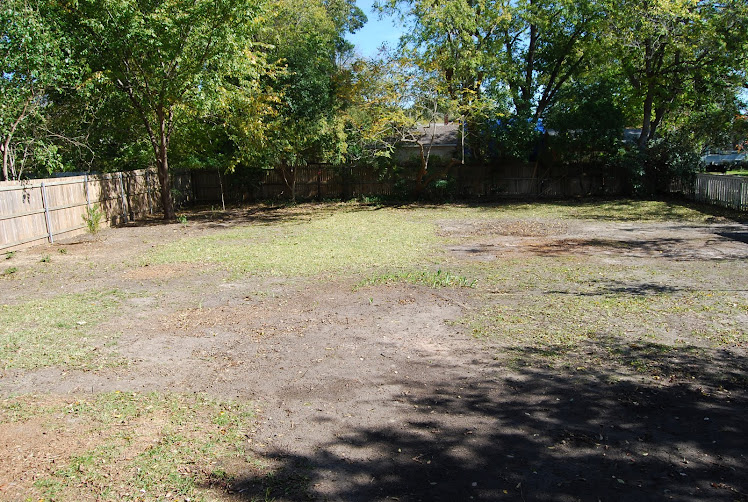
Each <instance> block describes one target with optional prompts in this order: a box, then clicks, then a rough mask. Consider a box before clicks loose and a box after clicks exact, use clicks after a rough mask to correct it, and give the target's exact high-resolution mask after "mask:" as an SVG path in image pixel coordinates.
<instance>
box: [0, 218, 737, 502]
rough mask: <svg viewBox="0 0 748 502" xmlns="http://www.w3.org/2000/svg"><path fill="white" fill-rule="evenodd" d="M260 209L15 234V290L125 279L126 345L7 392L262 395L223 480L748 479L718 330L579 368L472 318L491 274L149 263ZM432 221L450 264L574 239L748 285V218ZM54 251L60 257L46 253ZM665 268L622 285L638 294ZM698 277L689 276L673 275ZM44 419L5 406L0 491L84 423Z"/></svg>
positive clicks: (248, 490) (520, 491)
mask: <svg viewBox="0 0 748 502" xmlns="http://www.w3.org/2000/svg"><path fill="white" fill-rule="evenodd" d="M271 217H272V213H267V214H262V215H258V216H256V218H271ZM253 218H255V216H252V215H249V216H247V213H246V212H237V213H236V214H228V215H224V217H223V218H219V219H216V218H211V217H205V219H204V220H201V219H200V217H199V215H196V216H194V217H191V218H190V221H191V223H190V225H188V226H183V225H179V224H161V223H159V222H152V223H151V224H140V225H132V226H128V227H124V228H118V229H109V230H106V231H104V232H103V233H102V234H101V235H100V236H98V237H96V238H91V237H83V238H77V239H73V240H69V241H66V242H62V243H60V244H56V245H50V246H43V247H41V248H33V249H30V250H25V251H21V252H19V253H18V254H17V255H16V256H14V258H13V261H14V264H17V266H18V267H19V269H22V272H23V270H25V269H24V267H27V268H29V269H31V268H32V265H33V268H34V270H37V271H36V272H31V271H26V272H24V274H25V275H23V276H22V277H21V278H19V279H14V280H13V281H10V280H6V281H0V286H1V287H2V293H1V294H0V303H6V304H7V303H11V304H12V303H16V302H19V301H21V300H22V299H27V298H34V297H37V298H39V297H41V298H43V297H45V296H50V295H53V294H56V293H58V292H60V291H64V292H73V293H74V292H79V291H85V290H87V289H89V288H90V287H91V285H92V284H95V285H96V287H97V288H99V289H103V288H110V287H111V288H118V289H119V290H122V291H126V292H129V293H132V295H131V296H128V297H127V298H126V300H124V301H123V304H122V305H121V307H120V312H119V313H118V315H117V316H115V317H114V318H112V319H110V320H108V321H106V322H105V323H104V324H103V325H102V326H101V327H100V329H102V330H105V331H108V332H111V333H113V334H114V333H116V334H117V336H118V339H117V352H118V354H119V356H121V357H122V358H123V359H125V360H126V361H128V362H127V363H126V364H123V365H120V366H114V367H105V368H100V369H87V370H85V371H83V370H71V369H68V368H59V367H52V368H42V369H36V370H21V369H5V370H4V371H2V372H1V373H0V395H3V396H6V397H7V396H11V395H24V394H35V395H36V394H45V395H46V394H49V395H50V396H53V398H54V396H61V397H60V398H64V397H65V396H68V395H74V396H80V395H86V394H89V393H100V392H105V391H115V390H120V391H151V390H156V391H161V392H180V393H192V392H204V393H208V394H210V395H214V396H218V397H223V398H230V399H236V400H241V401H252V402H254V403H255V406H256V408H257V409H258V419H257V427H256V430H255V431H254V434H252V436H251V437H250V438H249V442H250V447H251V451H252V453H253V455H254V457H256V459H258V462H257V464H256V465H255V466H251V467H250V466H248V465H247V464H246V463H242V462H232V461H230V460H225V461H224V463H225V465H224V468H225V470H226V471H227V472H228V473H229V474H230V475H231V476H232V478H231V479H232V481H231V482H230V483H228V484H227V485H225V486H219V487H217V488H216V489H215V492H214V495H215V498H216V499H225V500H278V501H283V500H289V501H290V500H330V501H354V500H399V501H419V500H423V501H427V500H444V501H448V500H521V501H530V500H554V501H565V500H569V501H571V500H595V501H596V500H630V501H641V500H681V501H683V500H725V501H732V500H748V474H746V472H748V430H746V425H745V424H746V416H748V359H746V348H747V347H746V345H745V344H744V343H743V344H737V345H731V346H729V347H711V346H705V347H703V350H704V351H705V352H704V353H706V354H707V356H708V357H706V358H702V357H701V356H698V357H697V356H696V355H694V353H693V352H692V351H688V350H682V351H681V350H674V351H672V352H670V353H668V355H667V361H666V362H667V365H668V366H667V371H665V372H663V373H660V374H658V375H657V378H653V377H652V375H651V374H638V373H636V372H622V371H621V369H620V368H619V367H618V366H617V365H616V364H614V363H613V362H611V361H607V359H606V356H605V354H609V353H611V352H610V350H613V349H615V350H618V352H616V353H625V355H626V357H631V358H632V359H633V358H636V359H638V360H645V361H647V360H649V359H653V358H657V357H660V356H658V354H656V353H652V352H649V351H646V350H644V348H643V347H638V346H636V345H635V344H630V343H628V342H625V341H620V340H614V339H609V340H602V341H601V343H603V344H605V345H606V346H607V348H608V349H609V350H608V351H607V352H605V351H603V352H601V355H600V357H599V358H597V359H595V360H596V361H597V365H595V366H592V367H586V368H585V370H584V371H574V370H573V369H572V370H569V369H568V368H564V367H558V366H553V365H548V364H545V360H544V359H543V358H542V355H538V354H536V353H534V352H533V349H532V347H523V348H521V349H515V350H514V352H513V353H512V358H513V359H511V361H513V362H511V363H510V358H508V357H507V348H506V346H507V344H506V343H502V342H500V341H496V340H491V339H479V338H476V337H474V336H473V335H472V334H471V332H470V330H469V328H468V327H467V326H466V325H465V324H464V323H462V322H460V321H461V320H462V319H464V318H466V317H468V316H470V315H471V314H472V313H474V312H476V311H478V310H480V309H481V308H483V307H484V306H485V305H486V304H488V303H490V302H491V301H493V300H492V296H491V295H492V294H493V295H495V294H496V292H495V291H493V292H492V291H484V290H481V288H475V289H470V288H463V289H449V288H441V289H431V288H427V287H425V286H417V285H410V284H388V285H379V286H369V287H364V288H354V285H355V282H356V281H355V280H354V279H340V280H337V281H325V282H321V281H314V280H309V279H278V278H255V277H239V278H236V277H233V276H231V274H229V273H228V272H225V271H221V270H220V269H218V268H209V269H205V268H204V267H200V266H195V265H155V266H148V267H144V266H140V265H139V262H138V257H140V256H141V255H142V254H143V253H145V252H147V251H148V250H149V249H151V248H152V247H153V246H156V245H158V244H161V243H163V242H166V241H169V240H174V239H177V238H181V237H183V236H186V235H203V234H207V233H211V232H218V231H221V230H222V229H223V228H226V227H227V226H231V225H236V224H240V223H251V222H252V221H254V220H253ZM439 229H440V230H439V231H440V233H441V234H442V235H443V236H445V237H448V238H449V241H448V243H447V244H446V245H445V247H446V249H447V251H448V253H447V254H448V256H449V259H450V260H452V261H451V263H452V264H453V265H454V266H460V264H463V265H465V266H470V265H471V264H473V263H482V264H483V265H484V266H488V267H490V266H492V264H497V263H500V262H501V261H503V260H516V259H521V258H523V257H528V256H534V257H547V256H552V257H559V256H573V257H577V258H579V259H580V260H582V261H585V262H586V263H587V264H592V265H594V264H595V263H600V264H603V263H609V262H611V261H612V262H615V263H627V264H631V263H637V264H641V266H642V267H654V268H656V267H658V266H660V265H662V266H675V265H677V263H679V262H680V261H689V262H694V261H699V262H701V263H703V270H704V274H708V273H710V272H709V270H710V267H711V265H712V264H714V263H724V262H731V263H737V264H739V265H741V266H743V268H742V269H741V268H740V266H738V267H736V270H738V271H740V270H742V275H741V274H740V273H738V275H733V276H732V277H724V282H723V284H724V288H725V289H729V290H731V291H733V293H732V294H734V295H735V297H736V298H739V299H740V300H741V301H743V302H744V301H745V300H746V298H747V297H748V292H746V290H747V289H748V286H746V282H745V281H746V279H747V278H748V273H746V271H745V268H746V267H745V266H744V265H746V264H747V263H748V261H746V260H747V259H748V243H747V242H746V241H747V240H748V238H747V236H748V226H746V225H744V224H740V223H736V222H733V221H729V220H716V221H715V222H713V223H704V224H688V223H681V222H665V223H648V224H646V225H645V224H639V223H637V222H617V223H616V222H606V221H592V220H573V221H566V220H565V221H561V220H552V219H546V220H541V219H534V220H521V219H518V220H516V221H514V220H507V221H503V222H493V221H490V222H486V221H477V220H476V221H471V220H463V221H455V220H451V221H443V222H440V223H439ZM60 248H64V249H66V252H65V254H60V253H58V252H57V251H58V250H59V249H60ZM44 255H51V256H52V258H53V259H52V261H51V263H48V264H43V266H45V267H47V268H46V269H42V270H41V271H39V269H40V267H39V260H40V259H41V257H43V256H44ZM710 280H712V281H717V282H719V280H720V279H719V278H717V279H715V278H714V277H711V279H710ZM652 284H653V283H652ZM652 284H650V283H644V284H643V283H642V282H641V281H638V282H637V281H634V280H632V281H631V282H630V283H624V284H621V285H620V287H621V288H623V289H622V290H625V288H631V291H632V292H633V293H632V294H638V293H642V292H646V289H647V288H652V287H654V286H653V285H652ZM697 285H698V279H694V278H693V277H691V276H689V277H683V278H682V281H681V283H679V284H670V285H669V287H671V288H689V287H696V286H697ZM637 288H638V289H637ZM742 330H743V333H744V330H745V326H743V327H742ZM599 347H600V346H599V345H596V344H595V342H594V341H591V342H590V343H589V344H588V345H584V346H582V347H579V348H578V349H576V352H575V354H581V355H583V356H584V355H586V354H593V353H594V354H597V351H600V350H601V349H600V348H599ZM611 347H612V349H611ZM702 354H703V353H702ZM662 357H665V356H662ZM517 361H519V363H517ZM704 361H708V364H707V363H705V362H704ZM35 423H36V422H34V420H31V421H29V422H24V423H23V424H21V425H19V424H4V425H2V426H0V451H2V452H3V454H2V455H0V483H1V485H0V498H4V499H6V500H23V499H24V496H25V494H26V493H27V492H26V490H29V489H30V487H31V483H32V482H33V480H34V479H35V478H36V477H38V476H41V475H43V474H45V473H48V472H50V469H52V467H50V465H51V463H53V461H54V460H55V459H57V461H58V462H59V459H62V458H64V457H65V456H69V455H71V454H72V453H74V452H76V451H81V450H83V449H85V448H86V446H87V442H90V438H85V437H80V435H79V434H76V431H75V427H74V426H71V427H72V428H68V429H66V431H67V432H65V433H64V434H58V435H52V437H50V435H49V434H47V433H46V431H44V430H43V428H42V427H41V426H39V425H38V424H37V425H35Z"/></svg>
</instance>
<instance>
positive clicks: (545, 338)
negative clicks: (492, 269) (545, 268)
mask: <svg viewBox="0 0 748 502" xmlns="http://www.w3.org/2000/svg"><path fill="white" fill-rule="evenodd" d="M747 314H748V301H746V300H745V299H739V298H736V297H734V296H732V295H730V294H729V293H727V292H679V293H677V294H674V293H654V294H627V293H614V294H575V293H547V294H523V295H521V296H517V297H514V296H508V297H506V298H505V299H504V300H503V301H501V302H498V303H497V304H495V305H493V306H491V307H487V308H486V309H485V310H484V311H483V312H482V313H480V314H478V315H476V316H475V317H474V318H472V319H471V320H470V322H469V323H468V324H469V326H470V328H471V329H472V332H473V334H474V335H475V336H478V337H485V338H490V339H492V340H495V341H499V342H501V343H503V344H506V345H509V346H511V345H532V346H536V347H542V346H554V347H568V348H573V347H575V346H577V345H578V344H580V343H582V342H585V341H587V340H589V339H594V338H595V337H598V336H613V337H617V338H619V339H621V340H648V341H651V342H658V343H668V344H677V343H678V342H679V341H680V342H686V341H688V342H689V343H691V342H694V339H693V336H694V335H697V336H698V338H701V339H702V340H704V341H706V343H707V344H709V345H717V346H723V345H745V344H748V327H747V326H746V324H745V322H744V320H745V319H746V318H748V315H747Z"/></svg>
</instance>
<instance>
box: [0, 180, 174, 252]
mask: <svg viewBox="0 0 748 502" xmlns="http://www.w3.org/2000/svg"><path fill="white" fill-rule="evenodd" d="M156 183H157V179H156V176H155V173H154V172H152V171H143V170H141V171H132V172H127V173H111V174H102V175H94V176H90V175H89V176H86V175H84V176H71V177H63V178H50V179H45V180H30V181H22V182H14V181H11V182H2V183H0V250H10V249H16V248H20V247H26V246H30V245H34V244H39V243H41V242H43V241H44V240H48V241H50V242H54V240H55V239H56V238H57V237H70V236H73V235H76V234H80V233H83V232H85V230H86V225H85V222H84V220H83V215H85V214H86V209H87V208H88V207H90V206H98V207H99V208H101V211H102V213H103V215H104V217H103V218H102V222H101V226H102V227H106V226H109V225H114V224H120V223H125V222H127V221H130V220H132V219H134V218H141V217H144V216H146V215H147V214H153V213H154V212H157V211H160V205H159V203H158V201H159V197H158V193H159V192H158V190H157V188H156Z"/></svg>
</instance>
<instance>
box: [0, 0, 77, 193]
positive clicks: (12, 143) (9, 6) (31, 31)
mask: <svg viewBox="0 0 748 502" xmlns="http://www.w3.org/2000/svg"><path fill="white" fill-rule="evenodd" d="M68 44H69V39H68V37H67V35H66V34H65V32H64V30H62V29H61V27H60V26H59V23H58V19H57V18H56V17H55V16H54V15H53V12H52V9H50V6H49V5H48V3H47V2H41V1H37V0H5V1H3V2H2V4H0V60H2V72H0V96H2V106H0V154H2V173H1V174H2V176H0V179H3V180H4V179H10V178H13V179H20V178H21V177H23V176H24V175H27V174H30V173H31V174H48V173H50V172H54V171H58V170H60V169H61V168H62V165H61V163H60V157H59V153H58V151H57V146H55V145H54V139H55V138H57V135H54V134H52V133H50V131H49V129H48V110H49V108H50V107H51V103H50V101H49V99H48V96H49V95H50V93H52V92H54V91H55V90H57V89H60V88H63V87H65V86H73V85H74V83H75V77H76V75H75V73H76V69H77V65H76V62H74V61H71V59H70V57H69V47H68Z"/></svg>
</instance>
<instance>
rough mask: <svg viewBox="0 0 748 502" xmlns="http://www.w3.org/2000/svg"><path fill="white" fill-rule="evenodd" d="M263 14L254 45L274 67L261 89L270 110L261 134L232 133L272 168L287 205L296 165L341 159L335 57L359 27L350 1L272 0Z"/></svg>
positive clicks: (340, 84) (340, 79)
mask: <svg viewBox="0 0 748 502" xmlns="http://www.w3.org/2000/svg"><path fill="white" fill-rule="evenodd" d="M271 10H272V13H273V14H272V16H269V18H268V24H267V26H266V29H265V30H264V31H263V33H262V36H261V37H260V40H261V41H262V42H263V43H264V44H265V46H266V47H267V49H266V52H265V57H266V58H267V59H268V61H271V62H273V63H274V64H275V65H276V68H278V71H275V72H274V73H273V74H272V75H268V76H267V78H265V79H264V84H263V85H264V86H265V89H266V94H267V95H268V96H271V97H272V98H269V99H270V101H272V103H268V105H269V106H271V107H272V112H271V113H268V114H267V121H266V122H265V123H264V124H263V126H264V130H263V131H262V136H257V135H253V134H241V133H240V134H239V136H240V137H243V138H244V139H245V141H246V143H247V146H248V147H249V148H247V149H245V151H246V150H250V149H251V151H247V156H248V157H250V158H252V159H253V160H254V162H258V163H260V164H263V165H265V166H273V167H276V166H277V167H280V169H281V171H282V173H283V176H284V178H285V180H286V184H287V185H288V189H289V192H290V197H291V200H292V201H294V200H295V168H296V167H297V166H299V165H303V164H305V163H314V162H333V163H341V162H342V160H343V158H344V153H345V150H346V142H345V135H344V131H343V122H342V120H341V110H342V109H343V108H344V107H345V106H347V103H346V100H345V96H346V92H347V91H346V85H347V82H346V79H345V77H346V72H345V71H344V69H343V68H341V67H340V66H339V65H338V58H339V56H340V54H341V53H343V52H345V51H348V50H350V44H348V43H347V42H345V40H344V38H343V35H344V34H345V33H346V32H351V31H355V30H356V29H358V28H360V27H361V25H362V24H363V22H364V21H365V19H366V17H365V16H364V15H363V13H362V12H361V10H360V9H358V7H356V6H355V3H354V2H352V1H350V0H335V1H322V0H312V1H309V2H305V3H303V4H301V3H298V2H294V1H291V0H274V1H273V2H272V9H271ZM248 120H251V117H246V118H245V119H243V120H239V122H238V123H237V124H235V126H234V127H233V130H234V131H241V130H242V129H243V128H244V126H243V124H246V123H247V122H248ZM258 139H259V140H260V141H258Z"/></svg>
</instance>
